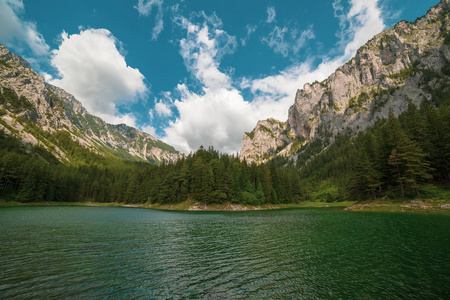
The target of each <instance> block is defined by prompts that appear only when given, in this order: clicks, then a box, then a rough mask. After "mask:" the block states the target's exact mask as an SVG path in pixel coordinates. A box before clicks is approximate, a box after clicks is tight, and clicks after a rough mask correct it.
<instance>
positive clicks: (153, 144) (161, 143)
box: [147, 140, 178, 153]
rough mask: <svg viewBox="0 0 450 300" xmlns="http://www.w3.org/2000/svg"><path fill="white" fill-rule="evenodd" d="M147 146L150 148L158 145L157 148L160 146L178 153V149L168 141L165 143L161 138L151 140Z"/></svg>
mask: <svg viewBox="0 0 450 300" xmlns="http://www.w3.org/2000/svg"><path fill="white" fill-rule="evenodd" d="M147 147H148V148H150V147H157V148H160V149H162V150H165V151H168V152H170V153H178V151H177V150H175V148H174V147H172V146H170V145H167V144H166V143H163V142H161V141H160V140H156V141H153V140H149V141H148V144H147Z"/></svg>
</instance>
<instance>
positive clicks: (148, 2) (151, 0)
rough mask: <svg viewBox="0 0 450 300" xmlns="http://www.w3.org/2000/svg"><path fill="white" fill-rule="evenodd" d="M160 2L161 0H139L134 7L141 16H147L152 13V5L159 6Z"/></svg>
mask: <svg viewBox="0 0 450 300" xmlns="http://www.w3.org/2000/svg"><path fill="white" fill-rule="evenodd" d="M162 3H163V1H162V0H139V1H138V4H137V5H135V6H134V8H136V9H137V11H138V12H139V14H140V15H141V16H149V15H150V14H151V13H152V9H153V7H159V6H161V5H162Z"/></svg>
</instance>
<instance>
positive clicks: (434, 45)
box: [240, 0, 450, 163]
mask: <svg viewBox="0 0 450 300" xmlns="http://www.w3.org/2000/svg"><path fill="white" fill-rule="evenodd" d="M449 9H450V3H449V0H442V1H441V2H440V3H439V4H437V5H436V6H435V7H433V8H431V9H430V10H429V11H428V13H427V14H426V15H425V16H423V17H421V18H418V19H417V20H416V21H415V22H411V23H410V22H407V21H401V22H399V23H398V24H396V25H395V26H394V27H393V28H390V29H387V30H385V31H383V32H381V33H379V34H378V35H376V36H374V37H373V38H372V39H371V40H370V41H368V42H367V43H366V44H365V45H364V46H362V47H361V48H360V49H359V50H358V51H357V53H356V56H355V57H354V58H352V59H351V60H350V61H348V62H347V63H346V64H345V65H343V66H341V67H340V68H338V69H337V70H336V71H335V72H334V73H333V74H332V75H330V76H329V77H328V78H327V79H325V80H324V81H322V82H317V81H316V82H314V83H307V84H305V85H304V87H303V89H300V90H298V91H297V94H296V96H295V103H294V105H292V106H291V108H290V109H289V114H288V120H287V121H286V125H283V126H281V125H280V126H276V127H269V126H266V125H263V123H264V122H265V123H264V124H267V123H270V124H272V123H273V124H285V123H283V122H279V121H276V120H273V119H269V120H267V121H259V122H258V125H257V126H256V128H255V129H254V130H253V131H252V132H251V133H246V134H245V135H244V138H243V142H242V150H241V151H240V158H241V160H243V159H245V160H246V161H247V162H256V163H263V162H266V161H267V160H268V159H270V158H273V157H275V156H277V155H278V156H289V157H291V158H292V159H294V160H296V156H295V155H293V154H294V153H297V151H296V150H297V149H298V148H300V147H299V146H301V145H304V144H308V143H311V142H312V141H313V140H322V141H323V142H325V143H324V144H329V143H331V142H333V140H334V139H335V138H336V136H337V135H338V134H344V133H349V134H350V135H353V136H355V135H356V134H357V133H358V132H361V131H364V130H365V129H366V128H368V127H370V126H373V125H374V124H375V122H376V121H377V120H378V119H386V118H387V117H388V115H389V112H391V111H392V112H393V114H394V115H395V116H398V115H399V114H400V113H402V112H404V111H405V110H406V109H407V108H408V105H409V103H413V104H414V105H416V106H417V107H419V106H420V104H421V103H422V102H423V101H424V100H432V101H433V103H434V104H435V105H439V101H441V100H440V99H442V97H444V96H445V94H446V93H448V92H449V90H450V16H449ZM263 145H265V146H263Z"/></svg>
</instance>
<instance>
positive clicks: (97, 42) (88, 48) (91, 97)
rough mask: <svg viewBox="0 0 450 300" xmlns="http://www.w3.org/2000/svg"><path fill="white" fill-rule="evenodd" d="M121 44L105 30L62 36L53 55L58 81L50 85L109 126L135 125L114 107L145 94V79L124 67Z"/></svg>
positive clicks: (136, 70) (136, 71)
mask: <svg viewBox="0 0 450 300" xmlns="http://www.w3.org/2000/svg"><path fill="white" fill-rule="evenodd" d="M118 47H119V49H120V48H121V45H120V42H119V41H118V40H117V39H116V38H115V37H114V36H113V35H112V33H111V32H110V31H108V30H107V29H88V30H84V31H81V32H80V33H79V34H72V35H70V36H69V35H68V34H67V33H65V32H63V33H62V34H61V44H60V46H59V49H57V50H54V51H53V52H52V59H51V62H52V65H53V66H54V67H55V68H56V69H57V70H58V72H59V76H60V78H58V79H53V80H52V81H51V83H52V84H54V85H56V86H59V87H61V88H63V89H65V90H66V91H68V92H70V93H72V94H73V95H74V96H75V97H76V98H77V99H78V100H80V101H81V102H82V103H83V106H84V107H85V108H86V109H87V110H88V111H89V112H90V113H92V114H94V115H97V116H99V117H101V118H103V119H105V121H107V122H110V123H125V124H127V125H130V126H135V125H136V119H135V118H134V117H133V116H132V115H130V114H122V115H121V114H119V113H118V109H117V106H118V105H125V104H130V103H134V102H136V101H137V100H138V99H141V98H142V97H144V96H145V94H146V93H147V92H148V88H147V86H146V85H145V83H144V79H145V78H144V76H143V75H142V74H141V73H140V72H139V70H138V69H134V68H131V67H129V66H127V63H126V61H125V57H124V56H123V55H122V54H121V53H120V51H119V50H118Z"/></svg>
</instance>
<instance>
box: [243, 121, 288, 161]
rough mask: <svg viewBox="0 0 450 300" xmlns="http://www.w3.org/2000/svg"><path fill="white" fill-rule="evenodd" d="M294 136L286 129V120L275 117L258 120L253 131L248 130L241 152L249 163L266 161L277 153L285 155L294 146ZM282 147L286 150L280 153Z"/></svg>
mask: <svg viewBox="0 0 450 300" xmlns="http://www.w3.org/2000/svg"><path fill="white" fill-rule="evenodd" d="M292 142H293V136H292V135H291V134H290V133H289V132H288V131H287V130H286V122H284V123H283V122H280V121H277V120H275V119H267V120H264V121H258V124H256V127H255V129H253V131H252V132H246V133H245V134H244V139H243V141H242V150H241V151H240V153H239V158H240V159H241V160H244V159H245V160H246V161H247V163H250V164H251V163H253V162H255V163H258V164H259V163H264V162H267V160H268V159H269V158H271V157H273V156H274V155H275V154H279V155H285V154H286V153H289V151H290V150H291V148H292ZM280 149H283V150H284V151H283V152H281V153H280Z"/></svg>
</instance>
